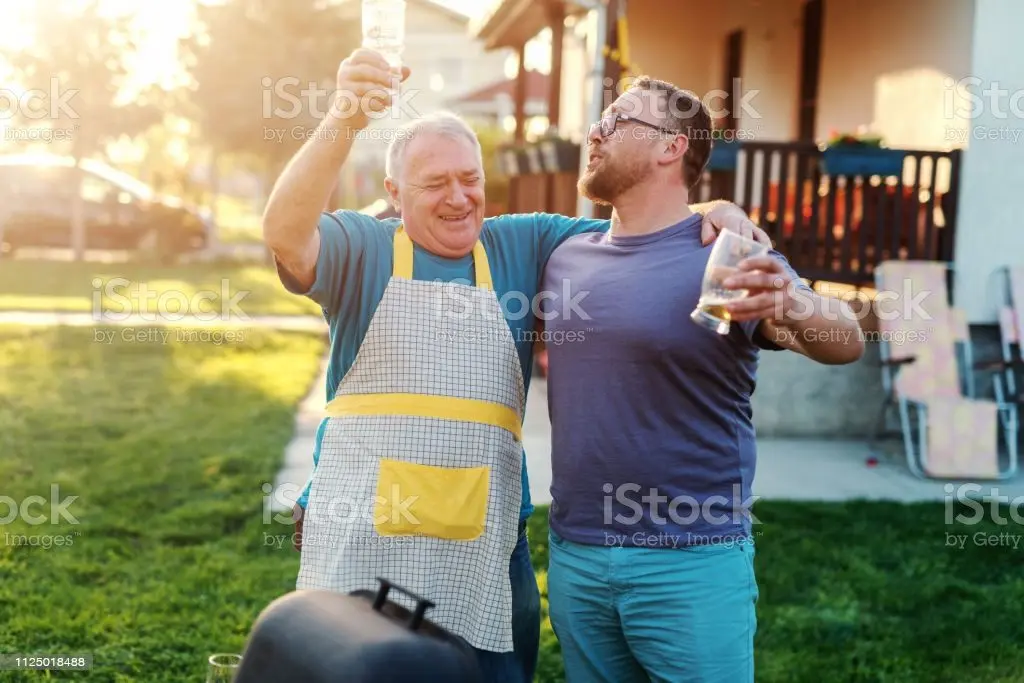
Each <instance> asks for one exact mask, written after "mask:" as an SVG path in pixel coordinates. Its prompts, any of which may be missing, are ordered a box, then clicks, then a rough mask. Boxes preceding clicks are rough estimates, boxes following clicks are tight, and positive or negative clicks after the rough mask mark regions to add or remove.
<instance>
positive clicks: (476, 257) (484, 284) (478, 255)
mask: <svg viewBox="0 0 1024 683" xmlns="http://www.w3.org/2000/svg"><path fill="white" fill-rule="evenodd" d="M473 265H475V266H476V286H477V287H479V288H480V289H492V290H493V289H494V282H492V281H491V266H490V264H489V263H488V262H487V252H486V251H484V245H483V243H481V242H480V240H477V241H476V246H474V247H473Z"/></svg>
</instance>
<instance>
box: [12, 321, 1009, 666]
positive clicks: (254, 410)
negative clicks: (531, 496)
mask: <svg viewBox="0 0 1024 683" xmlns="http://www.w3.org/2000/svg"><path fill="white" fill-rule="evenodd" d="M94 338H95V337H94V335H93V332H92V330H88V329H53V330H32V331H30V330H27V329H25V328H18V327H12V326H8V327H4V326H0V496H9V497H11V498H13V499H15V500H17V501H22V500H25V499H26V498H27V497H29V496H32V495H40V496H42V497H44V498H45V499H47V500H49V498H50V485H51V484H52V483H55V484H58V485H59V487H60V490H59V493H60V494H61V496H79V497H78V498H77V499H76V500H74V501H73V502H72V503H71V504H70V505H69V506H67V508H66V510H67V512H68V514H69V515H71V516H73V517H74V518H75V519H76V520H77V523H72V522H71V521H69V520H67V519H65V520H63V521H61V520H58V522H59V523H58V524H55V525H50V524H49V523H46V524H41V525H30V524H28V523H27V522H25V521H24V520H19V521H15V522H13V523H11V524H8V525H6V526H5V527H4V528H3V529H0V533H3V534H5V535H4V536H0V624H2V625H3V627H2V628H0V652H10V653H14V652H22V653H44V652H50V653H57V652H62V653H82V652H88V653H92V654H93V655H94V661H95V665H94V669H93V671H92V672H91V674H90V675H86V674H83V673H81V672H74V673H54V674H53V678H54V679H60V680H95V681H143V682H145V683H150V682H154V683H161V682H164V681H166V682H168V683H169V682H171V681H174V682H176V683H177V682H180V681H199V680H203V678H202V677H203V673H204V669H203V666H204V660H205V657H206V655H207V654H209V653H211V652H216V651H238V650H240V649H241V647H242V646H243V643H244V641H245V637H246V634H247V632H248V629H249V627H250V625H251V624H252V621H253V620H254V619H255V617H256V616H257V615H258V614H259V612H260V610H261V609H262V608H263V607H264V606H265V605H266V604H267V603H268V602H269V601H271V600H272V599H274V598H275V597H277V596H279V595H281V594H283V593H285V592H287V591H289V590H291V589H292V588H293V587H294V581H295V575H296V572H297V569H298V557H297V556H296V554H295V553H294V552H293V551H291V550H290V549H288V548H287V546H286V547H285V548H283V549H281V548H277V547H270V546H268V545H267V544H266V542H265V539H267V538H274V537H282V536H287V535H289V534H290V533H291V527H290V526H287V525H285V524H281V523H278V522H276V521H273V520H271V521H270V523H268V524H265V523H264V519H263V512H262V503H263V491H262V489H261V485H262V484H264V483H265V482H268V481H270V480H271V479H272V477H273V475H274V472H275V470H276V467H277V464H278V462H279V458H280V457H281V453H282V450H283V448H284V446H285V444H286V442H287V440H288V438H289V437H290V433H291V429H292V411H293V409H294V406H295V404H296V402H297V401H298V400H300V398H301V397H302V395H303V394H304V392H305V391H306V389H307V387H308V385H309V382H310V381H311V380H312V379H313V377H314V376H315V374H316V372H317V369H318V363H319V358H320V354H321V353H322V351H323V344H324V340H323V339H322V338H321V337H319V336H307V335H300V334H287V333H270V332H266V333H259V334H257V333H247V335H246V337H245V339H244V341H242V342H236V343H230V344H220V345H215V344H202V343H192V342H189V343H156V342H154V343H134V344H128V343H124V342H123V341H121V340H122V337H120V336H115V341H114V343H112V344H101V343H95V342H94V341H93V339H94ZM0 500H3V499H0ZM7 507H8V506H5V505H2V504H0V514H6V513H7ZM49 511H50V508H49V507H48V506H46V507H38V508H33V509H31V510H30V512H32V513H39V512H43V513H47V512H49ZM545 514H546V510H545V509H544V508H543V507H542V508H540V509H539V510H538V511H537V514H536V516H535V517H534V519H533V520H532V521H531V533H532V540H533V545H534V564H535V566H536V567H537V569H538V571H539V578H540V583H541V587H542V590H543V592H544V595H545V596H546V574H545V568H546V566H547V543H546V532H545V528H544V526H545V524H544V518H545ZM755 514H756V516H757V517H758V518H759V519H760V521H761V522H762V524H760V525H759V526H758V532H759V536H758V544H759V545H758V555H757V569H758V574H759V583H760V589H761V600H760V603H759V608H758V610H759V630H758V635H757V646H758V654H757V660H758V661H757V666H758V676H757V680H758V681H770V682H776V681H777V682H779V683H782V682H784V681H785V682H803V681H806V682H807V683H830V682H836V683H839V682H849V681H857V682H875V683H896V682H907V683H910V682H915V683H917V682H924V681H928V682H929V683H932V682H944V681H949V682H950V683H953V682H954V681H957V682H959V681H985V682H987V683H1010V682H1011V681H1016V682H1019V681H1022V680H1024V674H1021V673H1020V672H1021V671H1024V648H1021V647H1020V643H1021V642H1022V640H1024V570H1022V566H1024V564H1022V559H1024V543H1022V544H1021V547H1019V548H1018V549H1016V550H1015V549H1013V548H1012V547H992V546H980V545H977V544H975V543H973V542H971V541H968V543H967V544H966V547H965V548H964V549H962V550H957V549H952V548H947V547H946V534H947V533H957V534H967V535H968V537H969V538H973V535H974V534H976V533H978V532H985V533H989V534H1000V533H1006V532H1011V533H1016V532H1019V531H1020V529H1019V528H1017V527H1014V526H999V525H997V524H994V523H992V522H988V523H985V524H981V525H977V526H956V527H953V526H949V527H948V526H947V525H946V524H945V513H944V510H943V508H942V506H941V505H936V504H929V505H914V506H899V505H894V504H884V503H874V504H870V503H857V504H852V503H851V504H846V505H837V504H795V503H793V504H790V503H778V502H761V503H759V504H758V505H757V506H756V508H755ZM1005 514H1006V513H1005V511H1004V516H1005ZM14 536H17V537H18V538H25V539H27V538H33V539H35V540H34V541H32V542H33V543H34V544H35V545H31V546H30V545H26V544H25V542H23V541H20V540H17V539H14V538H13V537H14ZM57 539H63V540H61V541H58V540H57ZM44 544H49V545H51V546H52V547H42V546H43V545H44ZM58 544H59V545H58ZM666 580H671V577H666ZM544 605H545V609H546V600H545V602H544ZM0 680H3V681H5V682H6V681H32V680H38V677H37V676H35V675H31V676H30V675H29V674H15V673H12V672H4V673H3V674H0ZM538 680H539V681H545V682H548V681H558V680H562V669H561V663H560V660H559V655H558V646H557V642H556V641H555V639H554V636H553V634H552V633H551V630H550V626H549V624H548V622H547V620H546V614H545V623H544V633H543V642H542V653H541V661H540V666H539V675H538Z"/></svg>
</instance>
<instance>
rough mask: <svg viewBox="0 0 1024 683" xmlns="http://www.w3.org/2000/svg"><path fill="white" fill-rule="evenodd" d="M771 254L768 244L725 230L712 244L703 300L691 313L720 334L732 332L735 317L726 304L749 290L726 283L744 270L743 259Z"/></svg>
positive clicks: (700, 323)
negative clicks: (729, 287)
mask: <svg viewBox="0 0 1024 683" xmlns="http://www.w3.org/2000/svg"><path fill="white" fill-rule="evenodd" d="M767 253H768V245H766V244H761V243H760V242H755V241H754V240H750V239H747V238H745V237H741V236H740V235H738V234H736V233H735V232H730V231H728V230H723V231H722V232H721V233H720V234H719V235H718V237H717V238H715V246H713V247H711V256H710V257H709V258H708V264H707V266H706V267H705V269H704V282H703V284H702V285H701V293H700V301H698V302H697V308H695V309H694V311H693V313H691V314H690V318H692V319H693V321H694V322H696V323H697V324H699V325H702V326H703V327H707V328H708V329H711V330H714V331H715V332H717V333H718V334H729V328H730V327H731V324H730V320H731V318H730V316H729V311H728V309H726V307H725V305H726V304H728V303H730V302H732V301H737V300H739V299H742V298H744V297H745V296H747V290H745V289H726V288H725V287H724V286H723V285H722V283H723V282H725V280H726V279H727V278H729V277H730V276H732V275H735V274H736V273H738V272H740V270H739V264H740V262H741V261H743V260H744V259H748V258H753V257H755V256H764V255H765V254H767Z"/></svg>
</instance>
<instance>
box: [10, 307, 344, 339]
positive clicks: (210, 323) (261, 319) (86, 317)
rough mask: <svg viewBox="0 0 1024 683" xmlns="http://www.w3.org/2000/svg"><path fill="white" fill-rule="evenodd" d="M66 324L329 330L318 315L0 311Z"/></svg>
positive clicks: (20, 320) (21, 319)
mask: <svg viewBox="0 0 1024 683" xmlns="http://www.w3.org/2000/svg"><path fill="white" fill-rule="evenodd" d="M3 324H9V325H42V326H55V325H67V326H72V327H92V326H93V325H123V326H128V327H145V326H154V327H264V328H268V329H275V330H284V331H299V332H322V333H323V334H327V333H328V331H329V330H328V328H327V323H325V322H324V320H323V318H320V317H317V316H315V315H254V316H242V317H237V318H232V319H229V320H221V319H219V318H218V319H215V320H207V319H205V318H199V317H196V316H181V317H178V316H174V317H166V316H165V317H161V316H158V315H138V314H131V315H128V314H124V315H122V314H117V313H107V314H105V315H93V314H92V313H87V312H81V311H74V312H66V313H65V312H51V311H0V325H3Z"/></svg>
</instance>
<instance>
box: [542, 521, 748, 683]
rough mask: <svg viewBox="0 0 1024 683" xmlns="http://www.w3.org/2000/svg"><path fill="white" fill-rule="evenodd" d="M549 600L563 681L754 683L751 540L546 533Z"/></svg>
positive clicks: (579, 682)
mask: <svg viewBox="0 0 1024 683" xmlns="http://www.w3.org/2000/svg"><path fill="white" fill-rule="evenodd" d="M550 558H551V559H550V563H549V568H548V603H549V609H550V616H551V625H552V628H553V629H554V632H555V636H556V637H557V638H558V642H559V645H560V646H561V649H562V656H563V660H564V663H565V673H566V680H567V681H568V683H606V682H607V683H632V682H634V681H636V682H640V681H643V682H645V683H646V682H647V681H656V682H659V683H661V682H668V681H671V682H672V683H684V682H685V683H752V682H753V680H754V632H755V630H756V628H757V616H756V612H755V607H756V603H757V598H758V589H757V582H756V580H755V577H754V545H753V541H752V540H750V539H744V540H742V541H740V540H739V539H737V541H736V542H734V543H732V544H720V545H706V546H695V547H685V548H674V549H673V548H642V547H640V548H637V547H611V548H608V547H603V546H595V545H580V544H578V543H573V542H570V541H567V540H565V539H563V538H561V537H559V536H558V535H557V534H555V533H554V532H551V535H550Z"/></svg>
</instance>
